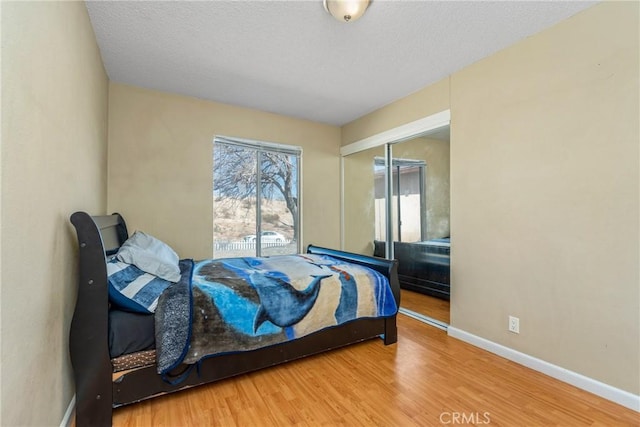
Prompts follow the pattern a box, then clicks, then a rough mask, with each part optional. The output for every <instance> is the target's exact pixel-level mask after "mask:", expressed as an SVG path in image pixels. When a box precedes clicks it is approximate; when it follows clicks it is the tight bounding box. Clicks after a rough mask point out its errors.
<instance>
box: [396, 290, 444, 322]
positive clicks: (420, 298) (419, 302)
mask: <svg viewBox="0 0 640 427" xmlns="http://www.w3.org/2000/svg"><path fill="white" fill-rule="evenodd" d="M400 305H401V306H402V308H406V309H407V310H411V311H415V312H416V313H419V314H423V315H425V316H429V317H432V318H434V319H436V320H439V321H441V322H444V323H446V324H449V301H447V300H443V299H440V298H435V297H432V296H429V295H424V294H421V293H419V292H413V291H408V290H406V289H401V290H400Z"/></svg>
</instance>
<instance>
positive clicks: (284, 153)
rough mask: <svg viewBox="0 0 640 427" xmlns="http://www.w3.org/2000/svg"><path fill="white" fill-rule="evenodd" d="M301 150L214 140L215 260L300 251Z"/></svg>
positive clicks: (245, 142) (248, 142) (238, 141)
mask: <svg viewBox="0 0 640 427" xmlns="http://www.w3.org/2000/svg"><path fill="white" fill-rule="evenodd" d="M301 156H302V149H301V148H300V147H294V146H286V145H280V144H273V143H266V142H260V141H249V140H242V139H236V138H226V137H215V138H214V141H213V242H214V244H213V257H214V258H224V257H236V256H267V255H282V254H291V253H298V252H300V247H299V245H300V208H299V202H298V200H299V195H300V159H301Z"/></svg>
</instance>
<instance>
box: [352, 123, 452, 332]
mask: <svg viewBox="0 0 640 427" xmlns="http://www.w3.org/2000/svg"><path fill="white" fill-rule="evenodd" d="M449 151H450V150H449V127H448V126H447V127H444V128H439V129H438V130H436V131H432V132H426V133H424V134H420V135H417V136H414V137H412V138H409V139H404V140H402V141H401V142H396V141H391V142H389V143H387V144H384V145H381V146H377V147H373V148H368V149H365V150H362V151H358V152H355V153H353V154H349V155H346V156H344V157H343V177H344V181H343V183H344V199H343V215H344V221H343V227H344V228H343V247H344V248H345V249H346V250H348V251H351V252H356V253H362V254H366V255H372V254H373V255H376V256H382V257H389V252H392V255H391V257H393V258H395V259H398V260H399V276H400V282H401V287H402V300H401V310H402V312H404V313H405V314H408V315H412V316H414V317H417V318H420V319H421V320H425V321H428V322H429V323H432V324H433V325H434V326H437V327H441V328H442V329H444V328H446V326H447V325H448V323H449V297H450V267H449V266H450V226H449V197H450V196H449V195H450V191H449ZM385 154H386V156H385ZM387 187H388V188H389V189H387ZM391 244H392V248H391V247H390V246H391Z"/></svg>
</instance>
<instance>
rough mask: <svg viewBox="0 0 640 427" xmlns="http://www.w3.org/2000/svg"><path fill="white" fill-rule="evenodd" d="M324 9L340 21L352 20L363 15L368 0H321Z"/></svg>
mask: <svg viewBox="0 0 640 427" xmlns="http://www.w3.org/2000/svg"><path fill="white" fill-rule="evenodd" d="M322 3H323V4H324V10H326V11H327V12H329V13H330V14H331V16H333V17H334V18H336V19H337V20H338V21H342V22H352V21H355V20H356V19H358V18H360V17H361V16H362V15H364V11H365V10H367V7H369V3H370V0H322Z"/></svg>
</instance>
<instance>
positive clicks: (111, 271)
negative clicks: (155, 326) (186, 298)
mask: <svg viewBox="0 0 640 427" xmlns="http://www.w3.org/2000/svg"><path fill="white" fill-rule="evenodd" d="M107 278H108V282H109V300H110V301H111V303H112V304H114V305H116V306H118V307H120V308H121V309H123V310H127V311H131V312H134V313H146V314H149V313H153V312H155V310H156V306H157V305H158V298H159V297H160V294H161V293H162V292H163V291H164V290H165V289H167V288H168V287H169V286H170V285H171V282H169V281H167V280H164V279H161V278H160V277H156V276H154V275H153V274H149V273H145V272H144V271H142V270H140V269H139V268H138V267H136V266H135V265H132V264H127V263H126V262H121V261H118V259H117V258H113V259H111V260H110V261H109V262H107Z"/></svg>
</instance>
